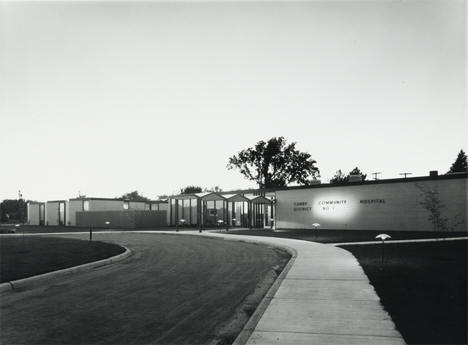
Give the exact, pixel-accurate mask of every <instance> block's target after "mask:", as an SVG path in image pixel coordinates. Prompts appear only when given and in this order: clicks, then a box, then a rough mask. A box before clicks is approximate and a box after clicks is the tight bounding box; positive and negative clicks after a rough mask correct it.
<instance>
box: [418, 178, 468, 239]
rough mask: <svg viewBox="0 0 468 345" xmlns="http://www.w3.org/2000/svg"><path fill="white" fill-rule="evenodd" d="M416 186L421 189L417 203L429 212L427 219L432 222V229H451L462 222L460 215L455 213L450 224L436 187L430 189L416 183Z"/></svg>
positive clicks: (444, 230)
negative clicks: (419, 199)
mask: <svg viewBox="0 0 468 345" xmlns="http://www.w3.org/2000/svg"><path fill="white" fill-rule="evenodd" d="M416 187H417V188H418V189H419V190H420V191H421V201H420V202H419V204H420V205H421V206H422V207H423V208H424V209H425V210H427V211H428V212H429V216H428V220H429V221H430V222H431V223H432V225H433V227H434V230H436V231H441V232H446V231H451V230H453V229H455V228H456V227H457V226H458V225H460V224H462V223H463V220H462V219H460V215H456V216H455V218H454V220H453V222H452V224H450V221H449V218H448V217H447V216H445V215H444V211H445V210H446V209H447V206H446V205H445V204H444V203H443V202H442V200H440V196H439V191H438V190H437V188H434V189H432V188H429V187H428V186H424V185H416Z"/></svg>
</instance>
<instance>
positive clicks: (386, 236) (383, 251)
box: [375, 234, 392, 267]
mask: <svg viewBox="0 0 468 345" xmlns="http://www.w3.org/2000/svg"><path fill="white" fill-rule="evenodd" d="M375 238H376V239H378V240H381V241H382V256H381V260H380V264H381V266H382V267H383V264H384V257H385V240H389V239H391V238H392V236H390V235H387V234H378V235H377V236H375Z"/></svg>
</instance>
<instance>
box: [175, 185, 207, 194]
mask: <svg viewBox="0 0 468 345" xmlns="http://www.w3.org/2000/svg"><path fill="white" fill-rule="evenodd" d="M201 191H202V187H199V186H187V187H185V188H181V189H180V194H194V193H201Z"/></svg>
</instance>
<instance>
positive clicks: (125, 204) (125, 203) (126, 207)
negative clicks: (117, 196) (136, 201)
mask: <svg viewBox="0 0 468 345" xmlns="http://www.w3.org/2000/svg"><path fill="white" fill-rule="evenodd" d="M123 208H124V210H128V209H129V208H130V203H129V202H128V201H124V203H123Z"/></svg>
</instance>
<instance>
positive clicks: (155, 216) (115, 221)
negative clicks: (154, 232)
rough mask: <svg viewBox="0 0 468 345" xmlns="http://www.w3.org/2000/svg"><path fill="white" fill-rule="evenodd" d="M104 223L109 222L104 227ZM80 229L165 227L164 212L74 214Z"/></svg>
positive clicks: (130, 211)
mask: <svg viewBox="0 0 468 345" xmlns="http://www.w3.org/2000/svg"><path fill="white" fill-rule="evenodd" d="M106 222H110V224H109V225H106ZM76 225H77V226H80V227H89V226H93V227H99V228H101V227H110V228H129V229H135V228H150V227H164V226H167V220H166V211H142V210H128V211H89V212H76Z"/></svg>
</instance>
